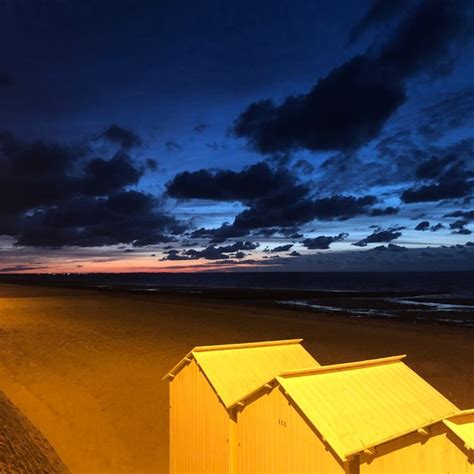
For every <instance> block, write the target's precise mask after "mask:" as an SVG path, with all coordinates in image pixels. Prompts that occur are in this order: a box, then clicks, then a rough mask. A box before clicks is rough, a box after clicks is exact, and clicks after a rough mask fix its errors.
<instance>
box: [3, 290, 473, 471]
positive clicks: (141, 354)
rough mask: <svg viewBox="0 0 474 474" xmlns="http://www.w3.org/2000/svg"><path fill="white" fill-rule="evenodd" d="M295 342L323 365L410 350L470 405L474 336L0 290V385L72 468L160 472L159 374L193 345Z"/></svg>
mask: <svg viewBox="0 0 474 474" xmlns="http://www.w3.org/2000/svg"><path fill="white" fill-rule="evenodd" d="M297 337H302V338H304V346H305V347H306V348H307V349H308V350H309V351H310V352H311V353H312V355H313V356H314V357H315V358H316V359H317V360H318V361H319V362H320V363H321V364H330V363H337V362H345V361H353V360H360V359H366V358H372V357H383V356H389V355H395V354H401V353H406V354H408V359H407V363H408V364H409V365H410V366H411V367H412V368H413V369H415V370H416V371H417V372H418V373H419V374H420V375H422V376H423V377H425V378H426V379H427V380H428V381H429V382H430V383H431V384H433V385H434V386H435V387H436V388H437V389H438V390H440V391H441V392H442V393H443V394H444V395H446V396H447V397H448V398H450V399H451V400H452V401H453V402H454V403H456V404H457V405H458V406H459V407H460V408H470V407H473V406H474V390H473V389H474V386H473V380H472V364H473V362H474V350H473V330H472V329H467V328H458V327H447V326H436V325H417V324H413V323H410V322H396V321H383V320H370V319H368V318H367V319H364V318H361V319H356V318H346V317H343V316H335V315H324V314H316V313H308V312H304V311H303V312H302V311H298V310H297V309H294V308H277V307H274V306H272V305H271V304H268V303H262V302H260V303H255V304H252V303H251V302H249V301H245V302H242V303H239V302H238V300H234V299H232V300H228V299H225V298H212V296H211V295H208V296H206V297H193V296H192V295H176V294H175V295H173V294H164V295H160V294H139V293H137V294H131V293H126V292H105V291H96V290H85V289H69V288H48V287H40V286H16V285H0V390H2V391H3V392H4V393H5V394H6V395H7V396H8V397H9V399H10V400H11V401H12V402H13V403H14V404H15V405H16V406H17V407H18V408H19V409H20V410H21V411H22V412H23V414H25V415H26V416H27V417H28V418H29V419H30V421H31V422H32V423H33V424H34V425H35V426H36V427H37V428H38V429H39V430H40V431H41V432H42V433H43V434H44V435H45V436H46V438H47V439H48V440H49V442H50V443H51V445H52V446H53V447H54V449H55V450H56V452H57V453H58V454H59V456H60V457H61V459H62V460H63V462H64V463H65V464H66V465H67V467H68V468H69V469H70V470H71V472H73V473H75V472H83V473H86V472H87V473H95V472H114V473H120V472H128V473H129V472H138V473H149V472H155V473H156V472H167V469H168V436H167V430H168V399H167V385H166V383H164V382H162V381H161V377H162V376H163V375H164V373H165V372H167V370H168V369H169V368H171V367H172V366H173V365H174V364H175V363H176V362H177V361H178V360H179V359H180V358H181V357H182V356H183V355H184V354H185V353H186V352H187V351H189V350H190V349H191V348H192V347H193V346H195V345H208V344H222V343H231V342H249V341H259V340H270V339H286V338H297Z"/></svg>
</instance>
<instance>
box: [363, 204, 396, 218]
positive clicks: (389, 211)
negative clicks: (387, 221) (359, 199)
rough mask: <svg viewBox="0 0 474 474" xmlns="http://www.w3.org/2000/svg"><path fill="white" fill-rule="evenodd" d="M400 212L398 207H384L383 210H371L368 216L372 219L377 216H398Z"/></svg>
mask: <svg viewBox="0 0 474 474" xmlns="http://www.w3.org/2000/svg"><path fill="white" fill-rule="evenodd" d="M399 212H400V208H399V207H392V206H388V207H384V208H375V209H372V211H371V212H370V215H371V216H373V217H378V216H394V215H395V214H398V213H399Z"/></svg>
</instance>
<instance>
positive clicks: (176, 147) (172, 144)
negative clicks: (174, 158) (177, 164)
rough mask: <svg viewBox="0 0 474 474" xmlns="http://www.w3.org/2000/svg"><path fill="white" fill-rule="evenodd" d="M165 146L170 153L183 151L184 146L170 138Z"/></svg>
mask: <svg viewBox="0 0 474 474" xmlns="http://www.w3.org/2000/svg"><path fill="white" fill-rule="evenodd" d="M165 148H166V151H167V152H169V153H173V152H175V151H181V150H182V149H183V147H182V146H181V145H180V144H179V143H178V142H177V141H175V140H168V141H167V142H166V143H165Z"/></svg>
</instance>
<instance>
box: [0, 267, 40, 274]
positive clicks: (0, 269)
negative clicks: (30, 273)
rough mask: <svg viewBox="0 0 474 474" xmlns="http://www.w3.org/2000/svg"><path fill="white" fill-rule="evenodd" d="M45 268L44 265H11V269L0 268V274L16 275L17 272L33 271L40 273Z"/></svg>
mask: <svg viewBox="0 0 474 474" xmlns="http://www.w3.org/2000/svg"><path fill="white" fill-rule="evenodd" d="M45 268H47V267H46V266H44V265H38V266H36V265H13V266H11V267H2V268H0V273H18V272H24V271H26V270H35V271H40V270H44V269H45Z"/></svg>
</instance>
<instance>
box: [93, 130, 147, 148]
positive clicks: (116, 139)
mask: <svg viewBox="0 0 474 474" xmlns="http://www.w3.org/2000/svg"><path fill="white" fill-rule="evenodd" d="M102 136H103V137H104V138H105V139H106V140H108V141H109V142H111V143H114V144H115V145H119V146H120V147H121V148H123V149H125V150H129V149H131V148H135V147H139V146H141V145H142V143H143V140H142V139H141V138H140V137H139V136H138V135H137V134H135V133H134V132H132V131H131V130H127V129H126V128H122V127H119V126H118V125H111V126H110V127H109V128H108V129H107V130H106V131H105V132H104V133H103V134H102Z"/></svg>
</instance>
